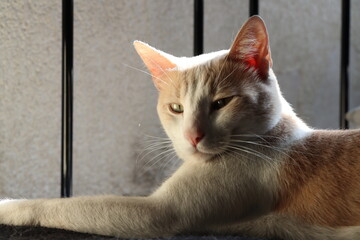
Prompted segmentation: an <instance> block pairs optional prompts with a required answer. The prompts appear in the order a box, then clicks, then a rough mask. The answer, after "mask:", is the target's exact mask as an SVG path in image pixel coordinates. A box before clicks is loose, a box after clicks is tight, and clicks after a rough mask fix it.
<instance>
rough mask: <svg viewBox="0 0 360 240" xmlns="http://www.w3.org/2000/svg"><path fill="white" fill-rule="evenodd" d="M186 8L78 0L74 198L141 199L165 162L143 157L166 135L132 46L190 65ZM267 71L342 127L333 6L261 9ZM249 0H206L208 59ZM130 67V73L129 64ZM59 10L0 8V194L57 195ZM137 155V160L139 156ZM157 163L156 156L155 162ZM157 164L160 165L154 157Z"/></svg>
mask: <svg viewBox="0 0 360 240" xmlns="http://www.w3.org/2000/svg"><path fill="white" fill-rule="evenodd" d="M352 3H353V4H352V5H353V9H352V39H351V40H352V44H351V71H350V75H351V80H352V83H351V106H356V105H360V71H359V69H360V36H359V34H360V24H359V22H360V14H359V12H360V1H359V0H354V1H352ZM192 4H193V1H192V0H182V1H176V0H171V1H170V0H151V1H150V0H133V1H126V0H102V1H101V0H76V1H75V25H74V27H75V32H74V34H75V40H74V44H75V46H74V47H75V59H74V65H75V68H74V81H75V86H74V88H75V110H74V194H75V195H84V194H110V193H112V194H125V195H128V194H147V193H149V192H150V191H151V190H152V189H154V188H155V187H156V186H157V185H159V184H160V183H161V181H162V180H163V179H164V177H166V175H168V174H169V173H171V171H173V169H174V168H175V167H176V165H177V164H178V161H176V160H175V158H173V156H172V155H169V156H164V157H165V158H164V159H161V161H159V162H156V160H152V158H153V157H156V155H158V154H161V151H159V150H156V149H155V150H154V151H153V152H152V153H148V151H146V150H145V151H143V150H144V149H146V146H148V145H149V144H150V143H151V141H152V139H153V138H151V137H148V136H147V135H151V136H158V137H163V136H164V134H163V131H162V129H161V126H160V123H159V121H158V119H157V116H156V110H155V104H156V98H157V92H156V90H155V88H154V87H153V85H152V83H151V80H150V77H149V76H147V75H146V74H144V73H142V72H140V71H137V70H134V69H133V68H139V69H141V70H145V68H144V66H143V64H142V62H141V61H140V59H139V57H138V56H137V55H136V53H135V51H134V49H133V47H132V41H133V40H135V39H139V40H143V41H145V42H148V43H149V44H151V45H153V46H155V47H157V48H160V49H162V50H164V51H167V52H169V53H172V54H175V55H178V56H191V54H192V36H193V30H192V26H193V21H192V14H193V6H192ZM260 4H261V5H260V7H261V10H260V11H261V15H262V16H263V18H264V19H265V21H266V23H267V26H268V30H269V33H270V41H271V46H272V57H273V60H274V70H275V73H276V74H277V76H278V79H279V82H280V85H281V87H282V91H283V92H284V95H285V97H286V98H287V99H288V100H289V101H290V102H291V103H292V105H293V106H294V108H295V109H296V111H297V112H298V114H299V115H300V116H301V117H302V118H303V119H305V121H306V122H307V123H309V124H310V125H312V126H314V127H317V128H337V127H338V110H339V109H338V95H339V94H338V93H339V64H340V61H339V54H340V41H339V38H340V1H339V0H317V1H312V0H302V1H296V0H264V1H260ZM247 16H248V1H245V0H243V1H238V0H226V1H225V0H223V1H217V0H206V1H205V51H206V52H208V51H213V50H219V49H225V48H228V47H229V46H230V44H231V41H232V38H233V37H234V35H235V34H236V33H237V31H238V30H239V27H240V26H241V25H242V23H243V22H244V21H245V20H246V19H247ZM129 66H130V67H129ZM60 91H61V1H60V0H57V1H54V0H52V1H49V0H36V1H29V0H2V1H0V96H1V99H0V197H57V196H59V192H60V188H59V181H60V175H59V169H60V158H59V156H60V124H61V122H60V116H61V112H60V111H61V109H60V108H61V92H60ZM139 154H141V155H140V157H138V156H139ZM161 156H163V155H161ZM161 156H160V157H161Z"/></svg>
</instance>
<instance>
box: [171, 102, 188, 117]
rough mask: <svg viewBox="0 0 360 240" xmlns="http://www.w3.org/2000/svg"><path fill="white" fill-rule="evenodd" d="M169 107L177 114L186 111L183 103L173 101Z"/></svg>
mask: <svg viewBox="0 0 360 240" xmlns="http://www.w3.org/2000/svg"><path fill="white" fill-rule="evenodd" d="M169 108H170V110H171V111H172V112H173V113H176V114H180V113H183V112H184V107H183V105H181V104H177V103H171V104H170V106H169Z"/></svg>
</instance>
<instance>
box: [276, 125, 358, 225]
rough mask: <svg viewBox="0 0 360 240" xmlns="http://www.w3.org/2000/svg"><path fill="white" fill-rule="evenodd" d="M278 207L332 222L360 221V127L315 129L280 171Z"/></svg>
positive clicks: (313, 220) (315, 220)
mask: <svg viewBox="0 0 360 240" xmlns="http://www.w3.org/2000/svg"><path fill="white" fill-rule="evenodd" d="M280 179H281V180H280V183H281V187H280V189H281V191H280V194H279V202H278V205H277V211H279V212H283V213H284V212H285V213H290V214H292V215H296V216H298V217H300V218H302V219H303V220H305V221H308V222H311V223H316V224H320V225H328V226H346V225H360V130H315V131H313V132H311V133H310V134H309V135H308V136H307V137H305V138H303V139H301V140H298V141H297V142H296V143H295V144H294V145H293V146H292V147H291V150H290V152H289V154H288V156H287V157H286V160H285V161H284V165H283V167H282V170H281V173H280Z"/></svg>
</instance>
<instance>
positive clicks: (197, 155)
mask: <svg viewBox="0 0 360 240" xmlns="http://www.w3.org/2000/svg"><path fill="white" fill-rule="evenodd" d="M219 154H220V153H219V152H214V151H211V152H210V151H206V150H203V149H193V152H192V153H191V154H190V159H193V160H196V161H199V160H200V161H209V160H212V159H214V158H216V157H217V156H219Z"/></svg>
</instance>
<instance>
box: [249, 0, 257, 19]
mask: <svg viewBox="0 0 360 240" xmlns="http://www.w3.org/2000/svg"><path fill="white" fill-rule="evenodd" d="M249 15H250V17H251V16H253V15H259V0H250V2H249Z"/></svg>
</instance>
